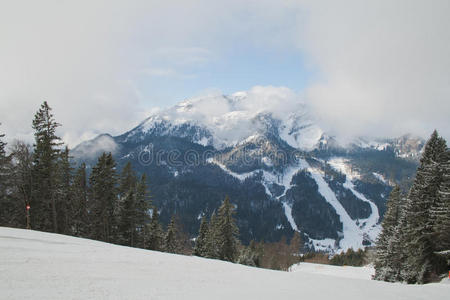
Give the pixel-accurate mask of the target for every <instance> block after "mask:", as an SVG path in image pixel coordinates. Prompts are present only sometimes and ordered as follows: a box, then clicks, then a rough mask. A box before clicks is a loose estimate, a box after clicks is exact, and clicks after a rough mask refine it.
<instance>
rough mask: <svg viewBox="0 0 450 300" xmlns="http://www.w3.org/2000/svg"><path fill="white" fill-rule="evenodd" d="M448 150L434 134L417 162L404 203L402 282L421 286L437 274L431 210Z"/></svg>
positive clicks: (442, 140)
mask: <svg viewBox="0 0 450 300" xmlns="http://www.w3.org/2000/svg"><path fill="white" fill-rule="evenodd" d="M446 150H447V147H446V143H445V140H444V139H443V138H441V137H439V135H438V134H437V132H436V131H434V132H433V134H432V135H431V137H430V139H429V140H428V142H427V144H426V145H425V149H424V152H423V155H422V158H421V160H420V166H419V168H418V169H417V174H416V178H415V180H414V184H413V186H412V187H411V190H410V192H409V194H408V198H407V203H406V215H405V222H406V232H405V235H404V239H403V243H404V244H406V245H407V247H406V263H405V266H404V268H403V270H402V273H403V275H402V276H403V279H404V280H405V281H407V282H410V283H415V282H418V283H424V282H427V281H429V279H430V276H432V274H433V273H435V272H436V271H438V270H437V269H436V268H437V267H438V266H437V265H436V257H435V255H434V250H435V249H434V247H433V237H432V235H433V226H434V223H435V220H434V218H433V216H432V215H431V208H432V207H433V206H434V205H435V201H436V199H437V196H438V190H439V186H440V185H441V182H442V175H441V170H440V164H441V159H442V155H443V154H444V153H445V151H446Z"/></svg>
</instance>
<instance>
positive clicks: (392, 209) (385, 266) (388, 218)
mask: <svg viewBox="0 0 450 300" xmlns="http://www.w3.org/2000/svg"><path fill="white" fill-rule="evenodd" d="M401 201H402V196H401V192H400V187H399V186H398V185H397V186H395V187H394V189H393V190H392V192H391V194H390V196H389V200H388V201H387V203H386V213H385V214H384V219H383V222H382V224H381V226H382V231H381V233H380V235H379V236H378V240H377V256H376V260H375V276H374V279H376V280H384V281H396V275H395V274H397V273H398V269H397V267H394V266H393V262H394V260H395V259H396V256H398V254H399V253H398V252H397V251H396V250H398V249H396V247H394V245H395V240H396V239H398V238H399V237H398V236H397V233H398V231H397V227H398V226H399V224H400V214H401Z"/></svg>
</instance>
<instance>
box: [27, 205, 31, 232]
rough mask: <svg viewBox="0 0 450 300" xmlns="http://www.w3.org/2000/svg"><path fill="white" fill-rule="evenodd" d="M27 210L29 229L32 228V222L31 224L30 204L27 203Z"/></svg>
mask: <svg viewBox="0 0 450 300" xmlns="http://www.w3.org/2000/svg"><path fill="white" fill-rule="evenodd" d="M26 210H27V229H31V224H30V204H27V206H26Z"/></svg>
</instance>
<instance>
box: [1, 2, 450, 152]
mask: <svg viewBox="0 0 450 300" xmlns="http://www.w3.org/2000/svg"><path fill="white" fill-rule="evenodd" d="M449 6H450V3H449V2H448V1H445V0H444V1H440V0H435V1H414V0H413V1H407V0H399V1H371V2H367V1H364V2H362V1H356V0H348V1H344V2H342V1H331V0H330V1H309V0H304V1H303V0H302V1H265V0H262V1H235V0H230V1H226V2H225V1H206V0H205V1H203V0H199V1H165V2H161V1H145V0H134V1H107V0H96V1H89V2H87V1H52V0H42V1H39V2H37V1H20V0H18V1H9V2H8V4H7V5H2V9H1V10H0V42H1V45H2V46H1V47H0V122H1V123H2V126H1V128H0V131H3V132H6V133H7V135H8V137H9V138H14V137H18V138H25V139H28V140H31V139H32V131H31V120H32V118H33V114H34V112H35V111H36V110H37V109H38V108H39V105H40V103H42V101H43V100H47V101H48V102H49V104H50V105H51V106H52V107H53V108H54V113H55V116H56V119H57V120H58V122H60V123H62V125H63V127H62V128H61V131H60V135H61V136H63V137H64V140H65V141H66V142H68V143H69V146H71V147H73V146H75V145H76V144H77V143H78V142H80V141H82V140H84V139H86V138H91V137H93V136H95V135H97V134H99V133H104V132H108V133H111V134H113V135H114V134H119V133H122V132H124V131H125V130H128V129H130V128H132V127H133V126H134V125H136V124H138V123H139V122H140V121H141V120H142V119H144V118H145V117H146V113H147V112H148V110H149V108H151V107H152V106H170V105H172V104H174V102H175V100H181V99H166V95H169V94H173V93H175V92H177V95H179V94H180V91H183V93H184V91H185V90H186V91H189V93H190V95H192V94H197V92H198V91H196V90H192V89H189V86H190V84H191V81H192V80H198V81H200V80H201V79H203V78H206V79H209V78H214V77H215V76H216V75H217V73H215V72H220V71H221V70H223V69H220V68H212V66H216V65H221V66H223V65H233V64H232V63H233V61H231V60H232V59H233V57H234V55H235V53H244V52H245V53H247V55H248V56H249V57H251V56H252V55H258V54H259V53H260V52H261V53H262V52H267V51H271V52H273V53H278V55H279V56H283V55H285V53H286V51H287V50H286V49H289V51H291V52H296V53H298V56H299V58H301V60H302V61H304V64H305V65H307V66H308V68H309V69H308V72H312V73H313V74H314V76H313V77H310V78H309V85H308V86H307V88H306V89H305V91H304V94H305V98H306V99H307V102H308V104H309V105H310V106H311V107H312V108H313V110H314V112H315V113H316V115H317V118H319V121H320V122H321V124H323V125H324V127H325V128H326V129H328V130H330V131H332V132H334V133H336V134H339V135H355V134H357V135H359V134H364V135H368V134H369V135H399V134H402V133H405V132H412V133H416V134H420V135H425V136H426V135H428V134H429V133H430V132H431V130H432V129H434V128H437V129H438V130H440V131H441V132H442V133H443V134H444V135H445V136H446V137H447V138H450V124H449V122H450V121H449V118H448V115H450V85H449V82H450V71H449V70H450V56H449V55H448V53H450V40H449V39H448V28H450V18H448V15H450V8H449ZM258 70H259V69H258ZM199 74H202V76H204V77H201V76H200V75H199ZM183 81H186V82H183ZM180 82H182V84H178V83H180ZM211 82H212V84H216V82H218V84H220V83H221V81H211ZM265 84H267V83H265ZM269 84H270V83H269ZM277 85H283V84H282V83H277ZM159 86H162V87H163V88H165V89H166V90H167V91H165V92H161V93H159V94H158V93H157V92H155V91H154V89H155V87H159ZM215 88H219V89H230V87H229V86H227V87H226V88H225V87H223V86H207V85H206V84H205V86H203V87H201V88H198V89H197V90H201V89H204V90H211V89H215ZM247 88H249V87H246V89H247ZM236 90H238V88H236ZM188 96H189V95H184V96H183V97H188ZM275 96H276V95H275ZM268 102H270V99H261V100H260V103H261V105H267V103H268ZM263 103H264V104H263Z"/></svg>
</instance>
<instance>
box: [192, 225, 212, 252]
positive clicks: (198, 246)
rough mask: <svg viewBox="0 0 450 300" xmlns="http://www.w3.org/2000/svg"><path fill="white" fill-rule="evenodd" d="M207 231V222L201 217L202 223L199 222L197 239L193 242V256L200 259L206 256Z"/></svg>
mask: <svg viewBox="0 0 450 300" xmlns="http://www.w3.org/2000/svg"><path fill="white" fill-rule="evenodd" d="M208 230H209V228H208V222H207V220H206V217H205V216H203V218H202V221H201V222H200V228H199V230H198V236H197V239H196V240H195V248H194V255H196V256H200V257H207V256H208V249H207V237H208Z"/></svg>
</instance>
